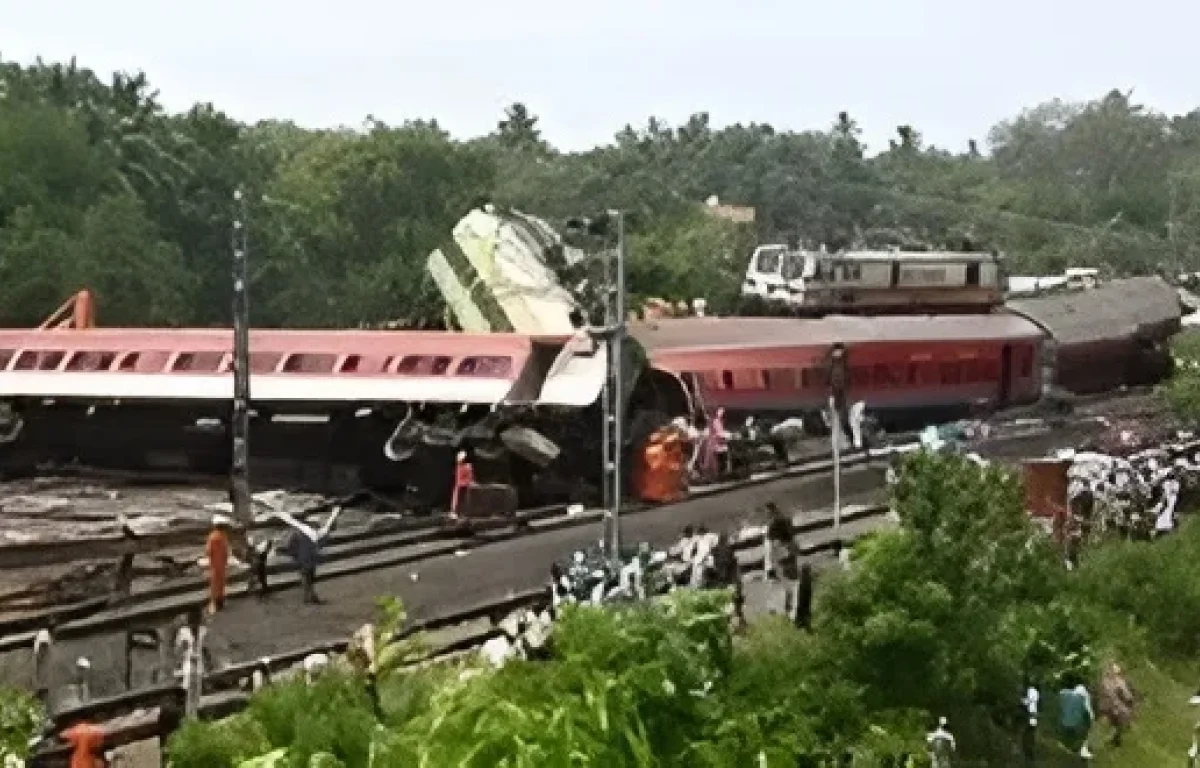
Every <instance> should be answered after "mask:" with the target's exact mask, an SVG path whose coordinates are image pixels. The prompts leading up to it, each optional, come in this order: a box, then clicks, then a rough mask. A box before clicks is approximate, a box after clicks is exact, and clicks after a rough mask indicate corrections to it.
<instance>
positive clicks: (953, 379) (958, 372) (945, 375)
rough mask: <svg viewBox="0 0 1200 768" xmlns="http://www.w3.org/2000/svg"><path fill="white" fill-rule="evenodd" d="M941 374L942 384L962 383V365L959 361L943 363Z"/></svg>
mask: <svg viewBox="0 0 1200 768" xmlns="http://www.w3.org/2000/svg"><path fill="white" fill-rule="evenodd" d="M941 372H942V384H961V383H962V365H961V364H960V363H958V362H957V361H955V362H946V363H942V365H941Z"/></svg>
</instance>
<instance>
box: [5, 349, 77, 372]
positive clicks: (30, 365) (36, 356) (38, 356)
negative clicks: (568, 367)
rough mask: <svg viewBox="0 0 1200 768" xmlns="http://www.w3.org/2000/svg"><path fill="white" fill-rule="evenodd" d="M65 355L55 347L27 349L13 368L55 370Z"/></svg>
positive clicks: (19, 369) (21, 369) (17, 369)
mask: <svg viewBox="0 0 1200 768" xmlns="http://www.w3.org/2000/svg"><path fill="white" fill-rule="evenodd" d="M64 356H65V355H64V354H63V353H62V352H60V351H58V350H54V349H27V350H25V351H24V352H22V353H21V355H20V357H18V358H17V362H16V364H15V365H14V366H13V370H16V371H53V370H55V369H57V368H58V365H59V363H61V362H62V360H63V357H64Z"/></svg>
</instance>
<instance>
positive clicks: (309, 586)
mask: <svg viewBox="0 0 1200 768" xmlns="http://www.w3.org/2000/svg"><path fill="white" fill-rule="evenodd" d="M341 514H342V508H341V507H334V508H333V512H331V513H330V514H329V519H327V520H326V521H325V524H324V525H323V526H321V528H320V530H314V529H313V528H312V527H311V526H308V525H306V524H304V523H302V522H300V521H299V520H297V519H296V518H294V517H292V516H291V515H289V514H288V513H286V512H276V513H275V517H278V518H279V519H280V520H282V521H283V522H285V523H287V524H288V525H289V526H291V528H292V530H291V531H289V532H288V534H287V537H286V540H285V541H284V544H283V547H282V549H283V551H284V552H287V553H288V555H290V556H291V558H292V560H294V561H295V563H296V568H297V569H298V570H299V571H300V587H301V590H302V591H303V600H304V602H305V603H307V604H309V605H312V604H316V603H319V602H321V599H320V598H319V597H317V590H316V583H317V565H318V564H319V563H320V561H321V547H323V546H325V542H326V541H328V540H329V534H330V533H331V532H332V531H333V526H334V525H336V524H337V519H338V516H339V515H341Z"/></svg>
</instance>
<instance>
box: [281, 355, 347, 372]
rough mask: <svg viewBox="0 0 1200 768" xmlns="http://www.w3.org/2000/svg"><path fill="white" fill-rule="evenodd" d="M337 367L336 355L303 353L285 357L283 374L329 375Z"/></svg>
mask: <svg viewBox="0 0 1200 768" xmlns="http://www.w3.org/2000/svg"><path fill="white" fill-rule="evenodd" d="M336 365H337V355H332V354H304V353H303V352H300V353H295V354H291V355H288V356H287V359H285V360H284V361H283V372H284V373H331V372H332V371H333V369H334V366H336Z"/></svg>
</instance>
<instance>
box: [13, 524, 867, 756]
mask: <svg viewBox="0 0 1200 768" xmlns="http://www.w3.org/2000/svg"><path fill="white" fill-rule="evenodd" d="M886 511H887V508H886V506H883V505H866V506H857V507H852V508H847V509H845V510H843V514H842V515H841V518H840V522H841V526H842V527H841V528H840V529H839V530H837V531H835V530H834V519H833V515H832V513H831V512H830V511H829V510H826V511H824V512H823V513H821V514H819V515H818V516H817V517H815V518H811V519H805V520H801V521H799V522H798V523H797V527H796V533H797V535H798V536H799V537H804V538H805V539H807V540H806V541H805V542H804V543H803V544H801V545H800V546H799V550H798V551H799V554H800V557H801V558H802V560H806V561H820V560H822V559H825V558H827V557H828V553H829V551H830V549H831V547H832V545H833V542H834V540H835V538H846V539H853V538H856V537H858V536H860V535H862V534H864V533H866V532H867V531H869V530H872V529H874V528H876V527H878V526H879V525H880V524H881V523H882V522H883V519H884V516H885V514H886ZM762 545H763V531H762V530H754V531H751V532H750V534H749V535H747V536H745V537H743V538H741V539H739V540H738V541H737V542H736V543H735V545H734V549H735V552H736V553H737V557H738V561H739V564H740V566H741V569H742V572H743V574H744V576H747V577H751V578H753V577H754V576H755V575H756V574H757V575H761V573H762V566H763V553H762ZM546 602H547V593H546V590H545V589H530V590H525V591H522V592H519V593H517V594H514V595H511V596H508V597H506V598H503V599H500V600H492V601H486V602H484V603H481V604H478V605H474V606H470V607H468V608H466V609H462V610H457V611H453V612H449V613H445V614H442V615H440V616H436V617H433V618H430V619H426V620H424V621H421V622H414V623H411V624H410V625H408V626H406V627H405V628H404V629H403V630H401V632H400V633H399V635H398V637H400V638H404V637H412V636H415V635H418V634H420V635H421V636H422V637H423V639H424V640H425V641H426V643H427V647H428V648H429V653H428V655H427V656H426V657H425V658H424V659H422V660H421V661H420V663H422V664H427V663H437V662H445V661H449V660H453V659H455V658H459V657H461V656H463V655H464V654H468V653H470V652H472V651H475V650H477V649H478V648H480V647H481V646H482V645H483V644H484V643H486V642H487V641H488V640H490V639H491V638H493V637H495V636H497V635H499V634H501V633H502V630H501V629H500V627H499V626H498V625H499V623H500V622H501V621H502V620H503V619H504V617H506V616H508V615H510V614H511V613H512V612H513V611H516V610H519V609H523V608H539V607H542V606H544V605H545V604H546ZM346 647H347V640H346V639H345V638H344V637H339V638H331V639H330V640H328V641H327V642H321V643H316V644H308V645H306V646H304V647H302V648H296V649H291V650H288V651H285V652H282V653H277V654H274V655H272V656H269V657H263V658H258V659H254V660H251V661H247V662H242V663H237V664H232V665H229V666H226V667H224V668H221V669H217V670H214V671H211V672H209V673H207V674H206V675H205V676H204V684H203V691H204V695H203V697H202V699H201V701H200V707H199V712H200V715H201V716H202V717H207V718H215V717H223V716H227V715H229V714H233V713H235V712H237V711H240V710H241V709H242V708H244V707H245V706H246V704H247V703H248V702H249V699H250V696H251V691H250V690H249V688H250V684H251V680H252V679H253V678H254V676H255V674H256V673H260V674H262V675H263V676H264V677H265V678H266V679H273V678H274V679H278V676H279V675H280V673H283V672H286V671H288V670H291V669H294V668H295V666H296V665H297V664H299V663H300V662H302V661H303V660H304V659H305V658H307V657H308V656H310V655H312V654H315V653H324V654H340V653H343V652H344V651H345V650H346ZM185 696H186V693H185V691H184V689H183V687H182V684H181V683H179V682H172V683H167V684H163V685H157V686H151V687H147V688H143V689H140V690H134V691H128V692H125V693H121V694H118V695H116V696H111V697H106V698H102V699H96V700H93V701H90V702H88V703H86V704H84V705H82V706H79V707H75V708H72V709H69V710H63V711H61V712H57V713H54V714H53V716H52V724H53V730H54V731H55V732H56V733H57V732H59V731H61V730H62V729H63V728H66V727H68V726H69V725H70V724H72V723H75V722H79V721H81V720H87V721H89V722H97V723H105V724H106V731H107V732H108V741H107V743H108V746H109V748H115V747H118V746H121V745H125V744H129V743H132V742H136V741H143V740H146V739H151V738H156V737H158V738H164V737H166V736H167V735H169V734H170V732H171V731H172V730H173V728H174V727H175V726H176V725H177V722H176V720H175V718H174V717H172V716H170V715H167V716H164V713H169V712H171V711H172V710H174V711H176V712H177V711H179V710H180V709H182V706H183V703H184V699H185ZM67 758H68V750H67V748H66V747H65V745H62V744H59V743H55V742H49V743H46V744H45V745H44V746H43V747H42V748H41V749H39V750H38V752H37V754H36V755H35V756H34V757H33V758H32V759H31V760H30V762H29V763H28V764H29V765H30V766H57V765H65V760H66V759H67Z"/></svg>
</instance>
